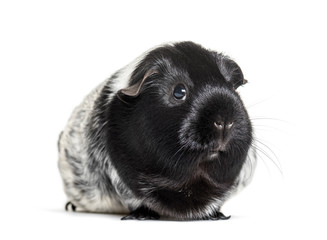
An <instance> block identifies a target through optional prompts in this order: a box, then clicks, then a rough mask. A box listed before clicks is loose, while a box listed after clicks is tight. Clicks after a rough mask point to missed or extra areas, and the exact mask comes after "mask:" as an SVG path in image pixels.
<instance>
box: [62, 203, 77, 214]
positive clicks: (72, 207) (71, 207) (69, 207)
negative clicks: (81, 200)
mask: <svg viewBox="0 0 327 240" xmlns="http://www.w3.org/2000/svg"><path fill="white" fill-rule="evenodd" d="M65 210H66V211H70V212H75V211H76V206H75V205H74V204H73V203H72V202H68V203H66V205H65Z"/></svg>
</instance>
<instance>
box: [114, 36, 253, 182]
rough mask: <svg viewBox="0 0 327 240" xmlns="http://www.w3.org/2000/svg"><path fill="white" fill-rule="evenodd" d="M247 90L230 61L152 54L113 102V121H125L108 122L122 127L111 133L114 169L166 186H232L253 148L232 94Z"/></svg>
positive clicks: (182, 52) (192, 48)
mask: <svg viewBox="0 0 327 240" xmlns="http://www.w3.org/2000/svg"><path fill="white" fill-rule="evenodd" d="M245 83H246V80H245V79H244V77H243V74H242V71H241V69H240V67H239V66H238V65H237V64H236V63H235V62H234V61H233V60H231V59H230V58H228V57H227V56H224V55H222V54H219V53H217V52H214V51H209V50H207V49H204V48H202V47H201V46H199V45H197V44H194V43H191V42H182V43H177V44H174V45H167V46H163V47H159V48H156V49H154V50H152V51H150V52H149V53H147V55H146V56H145V57H144V59H143V60H141V62H140V63H139V64H138V66H137V67H136V69H135V70H134V72H133V74H132V77H131V81H130V84H129V86H128V87H127V88H124V89H121V90H120V91H119V92H118V93H117V99H115V100H114V101H113V106H112V107H113V108H114V106H115V105H117V106H116V110H115V114H117V112H120V113H119V114H118V115H119V116H120V117H122V116H124V119H122V118H121V119H120V120H119V119H117V120H115V121H113V122H116V121H120V124H119V125H117V126H119V127H116V128H115V127H112V128H111V129H112V131H113V132H112V133H111V134H112V135H115V136H116V138H117V139H120V140H115V141H120V145H121V149H119V150H117V151H121V154H120V155H121V157H120V158H119V159H120V162H117V163H115V165H116V164H118V165H119V164H120V165H121V167H120V168H124V169H126V171H125V172H128V171H132V172H135V175H137V174H139V175H142V176H150V175H151V176H160V177H161V178H164V179H169V181H170V183H171V184H173V182H174V181H175V180H176V181H178V182H183V183H185V182H189V181H190V179H194V178H195V176H197V175H199V174H200V175H207V176H210V178H211V179H213V180H212V181H214V182H233V181H234V180H235V178H236V177H237V175H238V174H239V172H240V170H241V167H242V165H243V163H244V161H245V159H246V156H247V152H248V150H249V147H250V145H251V141H252V128H251V123H250V120H249V117H248V114H247V111H246V109H245V107H244V105H243V103H242V101H241V99H240V96H239V94H238V93H237V92H236V89H237V88H238V87H239V86H241V85H243V84H245ZM116 124H117V123H116ZM114 129H116V130H114ZM117 129H119V130H117ZM114 131H116V132H114ZM115 151H116V150H115ZM113 154H114V153H113ZM123 172H124V171H123Z"/></svg>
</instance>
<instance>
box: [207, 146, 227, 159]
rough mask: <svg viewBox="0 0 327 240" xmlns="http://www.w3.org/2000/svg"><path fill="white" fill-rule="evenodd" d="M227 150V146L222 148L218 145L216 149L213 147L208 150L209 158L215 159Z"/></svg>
mask: <svg viewBox="0 0 327 240" xmlns="http://www.w3.org/2000/svg"><path fill="white" fill-rule="evenodd" d="M225 151H226V148H225V147H224V148H222V147H218V148H215V149H211V150H209V152H208V159H209V160H213V159H216V158H219V157H220V156H221V155H222V154H224V152H225Z"/></svg>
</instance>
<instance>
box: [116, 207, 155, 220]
mask: <svg viewBox="0 0 327 240" xmlns="http://www.w3.org/2000/svg"><path fill="white" fill-rule="evenodd" d="M159 218H160V215H159V214H158V213H156V212H155V211H152V210H151V209H149V208H147V207H139V208H137V209H136V210H134V211H132V212H131V213H130V214H129V215H127V216H125V217H123V218H122V219H121V220H157V219H159Z"/></svg>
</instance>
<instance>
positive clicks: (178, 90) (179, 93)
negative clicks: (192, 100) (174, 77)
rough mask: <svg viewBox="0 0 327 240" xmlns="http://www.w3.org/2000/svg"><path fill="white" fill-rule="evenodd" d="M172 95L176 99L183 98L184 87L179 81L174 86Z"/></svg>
mask: <svg viewBox="0 0 327 240" xmlns="http://www.w3.org/2000/svg"><path fill="white" fill-rule="evenodd" d="M173 95H174V98H175V99H176V100H185V98H186V87H185V86H184V84H182V83H180V84H178V85H176V86H175V88H174V92H173Z"/></svg>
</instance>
